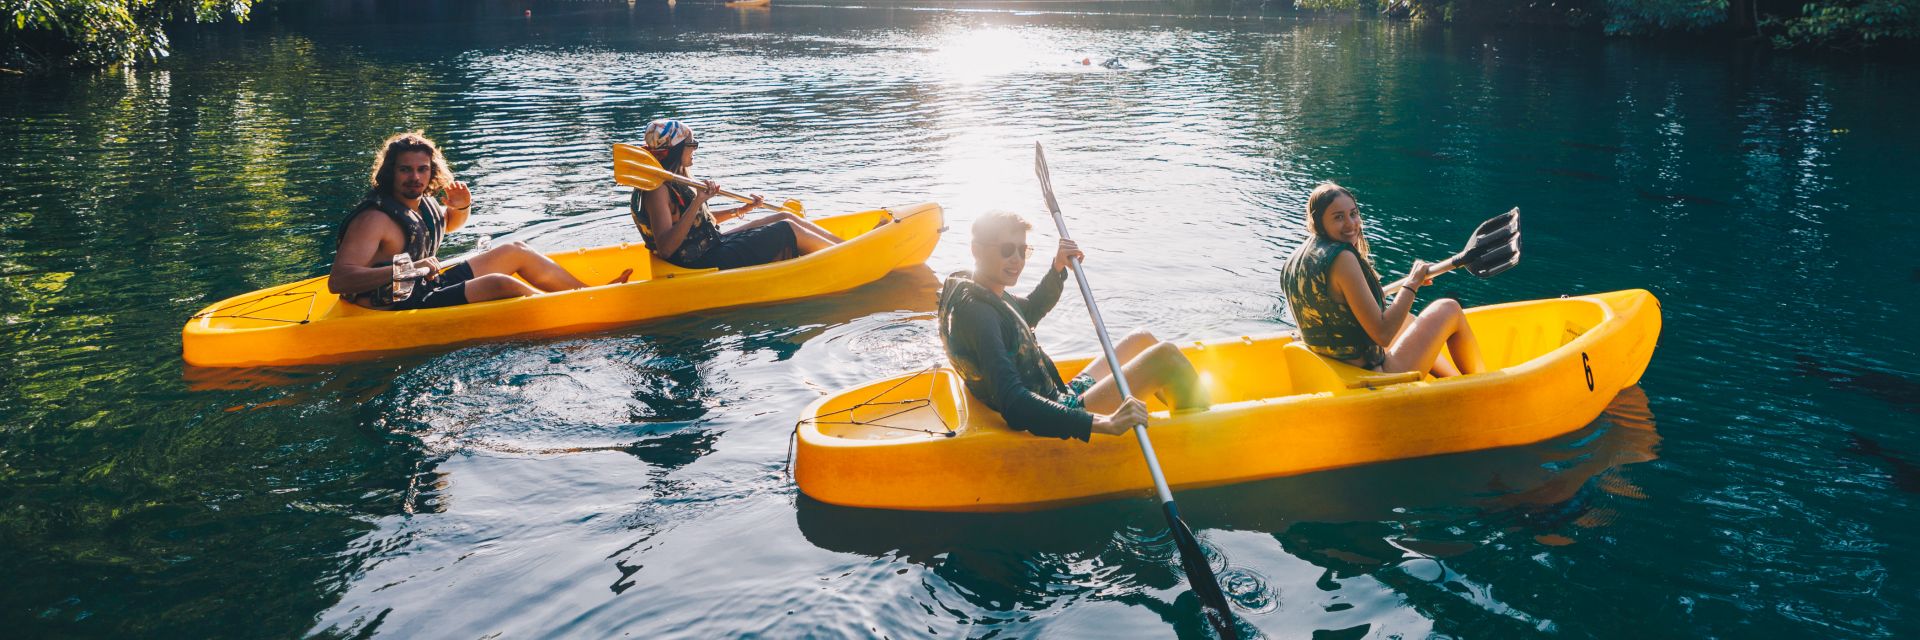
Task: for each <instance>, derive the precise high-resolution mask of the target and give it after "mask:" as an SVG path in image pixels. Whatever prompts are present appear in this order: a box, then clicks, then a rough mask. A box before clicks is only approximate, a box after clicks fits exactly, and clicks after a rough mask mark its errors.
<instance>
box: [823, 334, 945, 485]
mask: <svg viewBox="0 0 1920 640" xmlns="http://www.w3.org/2000/svg"><path fill="white" fill-rule="evenodd" d="M939 368H940V362H939V361H938V360H936V361H934V362H932V363H930V364H928V365H927V367H926V368H925V369H921V370H919V371H915V372H913V375H910V376H906V377H903V378H901V379H900V381H899V382H896V383H894V384H893V386H890V387H887V388H885V389H882V390H880V392H879V393H876V394H873V397H871V398H867V399H866V400H862V401H860V402H856V403H854V404H853V406H850V407H847V408H845V409H840V410H838V411H830V412H827V413H823V414H820V415H819V416H817V417H813V418H802V419H801V420H800V421H799V422H795V423H793V431H791V432H789V433H788V434H787V475H788V476H792V475H793V443H794V441H795V440H796V439H798V438H799V437H800V427H801V426H802V425H805V424H807V423H809V422H811V423H814V424H817V425H824V424H838V425H849V426H855V427H879V428H882V429H893V430H896V431H912V432H915V433H924V434H927V435H930V436H940V437H943V438H951V437H954V436H957V435H960V434H959V433H958V432H956V431H954V430H953V425H950V424H947V417H946V416H943V415H940V412H939V411H935V412H933V417H934V419H935V420H939V421H940V427H941V428H943V429H946V431H945V432H941V431H934V430H932V429H916V428H914V427H901V426H895V425H890V424H884V423H882V422H880V421H881V420H886V419H888V418H892V417H895V416H901V415H906V414H909V413H913V412H915V411H918V410H920V409H925V408H928V407H931V406H933V401H932V400H930V399H929V398H932V397H933V386H934V385H935V384H937V383H938V382H939V379H938V378H932V377H930V378H929V379H928V380H927V393H926V395H925V396H922V397H919V398H914V399H911V400H890V401H887V402H881V401H880V399H881V398H884V397H886V396H887V394H890V393H893V392H894V390H896V389H899V388H900V387H903V386H906V384H907V383H909V382H913V381H914V380H916V379H918V378H920V376H924V375H927V374H929V373H933V372H934V370H936V369H939ZM892 405H901V406H905V407H906V408H905V409H900V410H898V411H895V412H893V413H889V414H886V415H883V416H880V417H878V418H873V419H871V420H860V419H858V418H854V417H853V412H855V411H859V410H861V409H865V408H867V407H878V406H892ZM843 413H844V414H847V416H848V419H846V420H822V419H821V418H825V417H827V416H833V415H839V414H843Z"/></svg>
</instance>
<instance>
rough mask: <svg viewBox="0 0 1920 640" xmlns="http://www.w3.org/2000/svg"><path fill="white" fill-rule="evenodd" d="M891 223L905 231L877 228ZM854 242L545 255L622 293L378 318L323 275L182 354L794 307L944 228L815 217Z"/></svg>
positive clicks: (547, 330) (262, 298) (206, 361)
mask: <svg viewBox="0 0 1920 640" xmlns="http://www.w3.org/2000/svg"><path fill="white" fill-rule="evenodd" d="M887 216H893V217H894V218H895V219H896V220H898V222H896V223H894V224H889V225H886V226H883V227H879V228H877V229H876V228H874V225H876V224H878V223H879V222H880V221H881V220H883V219H885V218H886V217H887ZM813 221H814V222H815V223H817V224H819V225H820V226H822V227H826V228H827V230H829V231H832V232H833V233H834V234H835V235H838V236H840V237H842V238H847V241H846V242H844V243H842V244H840V245H837V246H834V247H831V248H828V249H826V250H824V251H820V252H817V253H813V254H809V255H805V256H801V257H799V258H795V259H793V260H787V261H783V262H776V263H772V264H765V265H759V266H755V267H746V268H742V269H729V270H726V271H718V270H714V269H682V268H680V267H676V266H673V265H670V264H667V263H666V262H664V261H661V260H659V259H657V258H654V257H653V256H652V254H651V253H650V252H648V251H647V248H646V246H645V245H642V244H640V243H637V242H636V243H626V244H621V245H618V246H609V247H597V248H592V249H575V250H571V251H562V252H557V253H550V254H547V255H548V257H551V258H553V259H554V261H556V262H558V263H560V266H563V267H566V268H567V271H569V272H571V273H573V275H574V276H575V277H578V278H580V279H581V280H584V281H587V282H605V281H608V280H612V279H613V277H614V276H615V275H618V274H619V273H620V272H621V271H622V270H625V269H629V268H631V269H633V270H634V272H633V276H632V279H631V280H629V281H628V282H627V283H625V284H617V285H602V286H597V287H588V288H585V289H577V290H574V291H561V292H555V293H545V294H540V295H535V296H528V297H524V298H514V299H509V300H496V301H492V302H481V303H475V304H467V305H461V306H457V307H442V308H438V309H416V310H412V311H373V310H369V309H365V308H361V307H358V306H355V305H353V304H350V303H347V302H344V301H342V300H340V297H339V296H336V295H333V294H330V293H327V279H326V277H325V276H321V277H318V278H312V279H308V280H302V281H300V282H295V283H292V284H288V285H283V286H279V287H273V288H269V289H262V290H259V291H255V292H252V293H247V294H243V295H238V296H234V297H232V298H228V299H226V300H222V301H220V302H216V303H214V304H212V305H210V306H208V307H207V308H205V309H202V310H201V311H200V312H199V313H195V314H193V317H192V318H191V319H189V320H188V321H187V326H186V328H185V329H184V330H183V331H181V351H182V356H183V357H185V358H186V361H187V364H191V365H195V366H201V367H239V366H256V365H287V364H314V363H330V362H344V361H350V360H362V359H368V358H374V357H378V356H380V355H382V354H387V353H393V352H398V351H406V350H411V349H419V348H422V347H435V346H442V345H453V344H462V343H469V342H476V341H482V340H492V339H498V338H505V337H509V336H530V335H559V334H567V333H578V332H584V331H592V330H596V329H602V328H607V327H613V326H617V325H623V324H629V323H634V322H640V321H643V320H652V319H656V318H664V317H668V316H675V315H680V314H683V313H689V312H694V311H702V310H707V309H716V308H721V307H733V306H740V305H749V304H759V303H766V302H778V301H781V300H792V299H795V298H805V297H810V296H818V295H824V294H829V293H836V292H840V291H845V290H848V289H852V288H854V287H858V286H860V285H863V284H867V283H869V282H873V281H875V280H879V279H880V278H881V277H882V276H885V275H887V273H888V272H890V271H893V270H895V269H899V268H903V267H910V266H914V265H919V264H921V263H924V262H926V260H927V256H928V255H931V254H932V253H933V246H934V243H935V242H937V241H938V240H939V239H940V232H941V230H942V228H943V225H944V224H945V223H944V221H943V217H942V213H941V210H940V205H937V204H933V203H923V204H916V205H912V206H907V207H899V208H895V209H876V210H873V211H863V212H859V213H849V214H845V215H838V216H831V217H825V218H818V219H815V220H813Z"/></svg>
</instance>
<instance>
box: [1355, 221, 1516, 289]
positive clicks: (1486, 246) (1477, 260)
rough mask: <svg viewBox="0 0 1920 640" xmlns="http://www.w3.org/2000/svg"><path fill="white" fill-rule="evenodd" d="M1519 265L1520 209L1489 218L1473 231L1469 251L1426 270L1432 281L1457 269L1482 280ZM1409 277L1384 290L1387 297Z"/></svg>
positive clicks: (1468, 239)
mask: <svg viewBox="0 0 1920 640" xmlns="http://www.w3.org/2000/svg"><path fill="white" fill-rule="evenodd" d="M1517 264H1520V208H1519V207H1514V208H1513V209H1512V210H1510V211H1508V212H1506V213H1502V214H1500V215H1497V216H1494V217H1492V218H1489V219H1488V220H1487V221H1486V222H1482V223H1480V226H1479V227H1476V228H1474V230H1473V236H1471V237H1469V238H1467V248H1465V249H1461V250H1460V253H1456V254H1453V256H1452V257H1449V258H1447V259H1445V260H1441V261H1440V262H1438V263H1436V264H1434V265H1433V266H1432V267H1431V268H1429V269H1428V270H1427V278H1429V279H1431V278H1433V277H1434V276H1438V275H1440V274H1442V273H1446V272H1448V271H1452V270H1454V269H1466V270H1467V273H1471V274H1473V275H1476V276H1480V277H1482V278H1491V277H1493V276H1494V275H1496V274H1498V273H1500V272H1502V271H1506V270H1508V269H1512V268H1513V266H1514V265H1517ZM1408 284H1410V282H1409V281H1408V280H1407V279H1406V278H1401V279H1399V280H1396V281H1394V283H1393V284H1390V285H1387V286H1386V287H1383V290H1384V291H1385V295H1393V292H1394V291H1395V290H1398V289H1399V288H1401V287H1404V286H1407V285H1408Z"/></svg>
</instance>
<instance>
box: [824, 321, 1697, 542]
mask: <svg viewBox="0 0 1920 640" xmlns="http://www.w3.org/2000/svg"><path fill="white" fill-rule="evenodd" d="M1467 317H1468V321H1469V322H1470V323H1471V324H1472V326H1473V331H1474V334H1475V335H1476V336H1478V337H1479V339H1480V344H1481V350H1482V354H1483V355H1484V356H1485V358H1486V360H1487V364H1488V366H1490V367H1494V369H1493V370H1491V371H1488V372H1485V373H1479V374H1474V375H1469V376H1460V377H1455V378H1447V379H1442V380H1434V379H1431V378H1421V377H1420V376H1419V375H1418V374H1380V373H1375V372H1372V371H1367V370H1365V369H1359V368H1356V367H1351V366H1347V365H1345V364H1341V363H1339V362H1334V361H1330V360H1326V359H1324V358H1321V357H1319V356H1317V355H1314V354H1313V352H1311V351H1308V350H1307V349H1306V347H1305V346H1304V345H1301V344H1298V343H1297V342H1296V341H1295V340H1294V338H1293V337H1292V335H1291V334H1279V335H1274V336H1267V337H1261V338H1252V337H1241V338H1233V339H1226V340H1212V341H1206V342H1196V343H1192V344H1190V345H1186V346H1184V347H1183V348H1182V351H1183V352H1185V353H1186V355H1187V357H1188V359H1190V360H1192V361H1193V364H1194V366H1195V367H1196V368H1197V369H1198V370H1199V371H1200V374H1201V379H1202V381H1203V382H1204V383H1205V384H1206V385H1207V387H1208V389H1209V390H1210V391H1211V392H1212V394H1213V402H1214V405H1213V407H1212V408H1211V409H1208V410H1205V411H1196V412H1183V413H1181V414H1178V415H1170V414H1169V413H1167V411H1166V408H1165V407H1164V406H1159V405H1158V404H1157V403H1154V402H1148V405H1149V407H1150V408H1152V409H1153V410H1154V411H1155V413H1154V416H1153V423H1152V426H1151V427H1150V428H1149V429H1148V433H1149V434H1150V435H1151V436H1152V438H1153V444H1154V448H1155V449H1156V450H1157V451H1158V453H1159V459H1160V463H1161V468H1162V469H1163V470H1164V471H1165V472H1166V477H1167V481H1168V482H1169V483H1171V484H1172V485H1173V486H1175V487H1203V486H1209V485H1218V484H1226V483H1233V482H1244V481H1248V480H1256V479H1260V478H1270V477H1276V476H1284V475H1293V474H1300V473H1306V472H1311V471H1317V470H1322V469H1332V468H1337V467H1346V466H1352V465H1359V464H1367V463H1372V462H1382V461H1387V460H1398V459H1404V458H1416V457H1421V456H1431V455H1438V454H1444V453H1455V452H1461V451H1472V450H1476V449H1489V448H1493V447H1504V446H1512V445H1520V444H1528V443H1533V442H1539V441H1541V440H1545V439H1548V438H1552V437H1555V436H1559V435H1563V434H1566V433H1568V432H1571V431H1573V430H1576V429H1579V428H1581V427H1582V426H1585V425H1587V424H1589V423H1591V422H1592V421H1593V420H1594V418H1596V417H1598V416H1599V415H1600V413H1601V411H1603V410H1604V409H1606V407H1607V405H1608V403H1609V402H1610V401H1612V400H1613V398H1614V396H1615V395H1617V394H1618V393H1619V392H1620V391H1621V390H1622V389H1625V388H1627V387H1631V386H1633V385H1634V384H1636V383H1638V382H1639V380H1640V374H1641V373H1643V372H1645V371H1646V368H1647V363H1648V361H1649V360H1650V359H1651V358H1652V356H1653V349H1654V344H1655V342H1656V341H1658V339H1659V337H1660V307H1659V302H1658V301H1657V300H1655V299H1654V297H1653V294H1651V293H1648V292H1646V291H1642V290H1628V291H1616V292H1613V293H1604V294H1597V295H1589V296H1577V297H1571V298H1560V299H1552V300H1534V301H1528V302H1515V303H1509V304H1500V305H1493V306H1487V307H1480V308H1475V309H1471V310H1469V311H1468V312H1467ZM1088 360H1089V358H1075V359H1067V360H1062V361H1061V362H1059V365H1060V367H1061V370H1062V372H1063V375H1064V376H1071V375H1073V373H1075V372H1077V371H1079V370H1080V369H1081V368H1082V367H1085V366H1086V364H1087V362H1088ZM802 416H803V419H802V421H801V424H800V426H799V430H798V431H799V434H798V444H797V447H796V449H795V452H794V463H793V475H794V480H795V482H797V483H798V484H799V486H800V490H801V491H802V492H804V493H806V494H807V495H808V496H811V497H813V498H814V499H816V500H819V501H821V502H826V503H830V504H837V505H844V506H854V507H873V508H884V509H908V510H921V511H1025V510H1033V509H1042V508H1048V507H1055V506H1062V505H1067V504H1073V503H1078V502H1088V501H1094V500H1100V499H1103V498H1111V497H1117V496H1124V495H1134V494H1142V493H1144V492H1145V491H1147V490H1148V488H1149V487H1150V486H1151V481H1150V479H1149V476H1148V474H1147V469H1146V464H1145V462H1143V460H1142V458H1141V454H1140V449H1139V446H1138V445H1137V444H1136V443H1135V440H1134V438H1133V437H1131V436H1102V435H1095V436H1093V439H1092V441H1091V442H1081V441H1079V440H1058V439H1053V438H1042V437H1038V436H1034V435H1031V434H1028V433H1025V432H1021V431H1014V430H1012V429H1009V428H1008V427H1007V425H1006V423H1005V422H1004V421H1003V420H1002V419H1001V418H1000V414H998V413H996V412H994V411H992V410H990V409H988V408H986V407H984V406H982V405H981V404H980V402H979V401H978V400H976V399H975V398H974V397H973V396H972V395H971V394H969V393H968V392H967V390H966V388H965V386H964V385H962V384H961V382H960V379H959V376H958V375H956V374H955V373H954V372H953V371H952V370H951V369H947V368H944V367H941V368H933V369H929V370H927V371H922V372H917V373H908V374H904V375H900V376H896V377H893V378H888V379H884V380H879V381H875V382H871V383H868V384H865V385H861V386H859V387H855V388H852V389H848V390H845V391H842V392H840V393H836V394H833V395H830V396H827V397H824V398H821V399H820V400H819V401H817V402H815V403H814V404H813V405H812V406H810V407H808V408H807V409H806V411H804V412H803V413H802Z"/></svg>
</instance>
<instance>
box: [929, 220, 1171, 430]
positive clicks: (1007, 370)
mask: <svg viewBox="0 0 1920 640" xmlns="http://www.w3.org/2000/svg"><path fill="white" fill-rule="evenodd" d="M1032 228H1033V225H1031V224H1030V223H1028V222H1027V221H1026V220H1024V219H1022V218H1021V217H1020V216H1019V215H1018V214H1014V213H1011V212H1005V211H995V212H992V213H988V214H986V215H984V216H981V217H980V219H979V220H976V221H974V223H973V263H974V268H973V271H970V272H969V271H961V272H958V273H955V274H953V275H951V276H949V277H948V278H947V281H946V283H945V284H944V285H943V286H942V287H941V289H940V309H939V315H940V340H941V342H942V343H944V344H945V345H946V349H947V359H948V360H949V361H951V362H952V363H953V368H954V370H955V371H956V372H958V373H959V374H960V378H961V379H962V380H964V381H965V382H966V385H967V390H968V391H970V392H972V393H973V395H974V397H976V398H979V399H980V401H981V402H983V403H985V404H986V405H987V407H988V408H990V409H993V410H994V411H998V412H1000V415H1001V417H1003V418H1005V419H1006V421H1007V426H1009V427H1012V428H1014V429H1020V430H1024V431H1027V432H1029V433H1032V434H1034V435H1038V436H1047V437H1053V438H1076V439H1079V440H1088V439H1090V438H1091V437H1092V434H1093V433H1103V434H1107V435H1118V434H1122V433H1126V432H1127V430H1128V429H1132V428H1133V425H1136V424H1146V422H1147V406H1146V404H1144V403H1142V402H1141V401H1140V398H1143V397H1146V396H1148V395H1153V396H1157V397H1159V398H1160V399H1162V400H1163V401H1166V402H1167V404H1169V405H1171V406H1173V407H1174V408H1175V409H1198V408H1205V407H1206V406H1207V404H1208V401H1207V398H1206V392H1205V390H1203V389H1202V388H1201V386H1200V382H1199V375H1198V374H1196V373H1195V372H1194V369H1193V364H1192V363H1190V362H1188V361H1187V358H1186V356H1185V355H1183V354H1181V353H1180V349H1178V348H1177V347H1174V346H1173V345H1172V344H1169V343H1164V342H1161V341H1159V340H1158V339H1156V338H1154V337H1153V334H1151V333H1147V332H1146V331H1135V332H1133V333H1132V334H1130V335H1128V336H1127V337H1126V338H1124V339H1122V340H1121V341H1120V343H1119V344H1116V345H1114V351H1115V353H1116V354H1118V355H1119V357H1120V359H1121V360H1122V361H1123V363H1122V366H1121V368H1122V370H1124V371H1125V372H1126V376H1127V383H1128V385H1129V386H1130V387H1131V388H1132V390H1133V392H1134V394H1135V395H1136V397H1131V398H1122V397H1121V395H1120V390H1119V385H1116V384H1114V382H1113V380H1111V378H1112V374H1111V373H1109V371H1110V369H1109V367H1107V364H1106V361H1105V358H1104V357H1102V358H1095V359H1094V360H1093V362H1091V363H1089V364H1088V366H1087V368H1085V369H1083V370H1081V372H1080V374H1079V375H1076V376H1074V377H1073V379H1072V380H1071V381H1064V380H1061V379H1060V369H1059V367H1058V366H1057V365H1055V364H1054V363H1053V359H1052V358H1049V357H1047V354H1046V353H1045V352H1044V351H1041V350H1040V342H1039V340H1037V339H1036V338H1035V337H1034V334H1033V328H1034V327H1035V326H1037V325H1038V324H1039V323H1040V318H1042V317H1044V316H1046V315H1047V312H1048V311H1051V310H1052V309H1053V305H1054V303H1056V302H1059V301H1060V292H1061V290H1062V289H1063V288H1064V287H1065V286H1066V281H1067V268H1068V266H1069V265H1070V262H1069V261H1070V260H1071V259H1073V258H1083V259H1084V254H1082V253H1081V252H1080V248H1079V247H1078V246H1076V245H1075V244H1074V243H1073V241H1072V240H1067V239H1061V241H1060V248H1059V250H1058V251H1057V252H1055V254H1054V257H1053V264H1052V267H1053V268H1052V269H1050V270H1048V271H1047V274H1046V275H1045V276H1042V277H1041V278H1040V284H1039V286H1036V287H1034V289H1033V292H1032V293H1029V294H1027V297H1024V298H1023V297H1020V296H1017V295H1013V294H1011V293H1008V292H1007V288H1008V287H1012V286H1013V285H1014V284H1016V283H1018V282H1019V281H1020V273H1021V271H1023V270H1025V268H1026V264H1027V258H1028V257H1029V256H1031V255H1032V254H1033V248H1032V247H1031V246H1028V245H1027V232H1028V231H1030V230H1031V229H1032Z"/></svg>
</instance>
